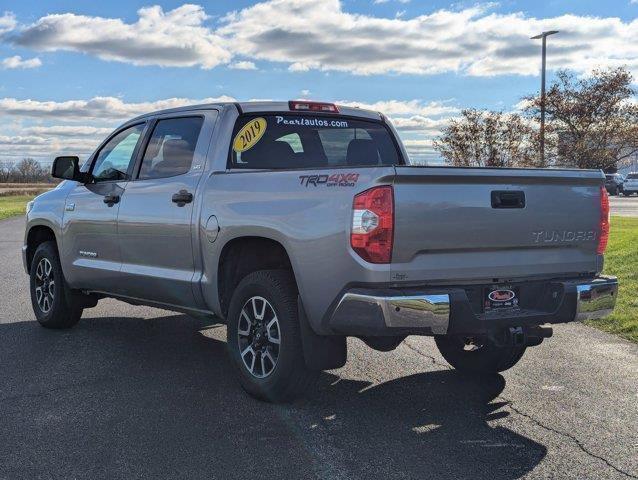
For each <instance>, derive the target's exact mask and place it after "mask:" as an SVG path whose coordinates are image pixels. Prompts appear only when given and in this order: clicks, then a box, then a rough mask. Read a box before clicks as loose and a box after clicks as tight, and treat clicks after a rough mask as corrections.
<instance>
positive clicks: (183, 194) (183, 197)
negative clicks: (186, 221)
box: [172, 190, 193, 207]
mask: <svg viewBox="0 0 638 480" xmlns="http://www.w3.org/2000/svg"><path fill="white" fill-rule="evenodd" d="M172 201H173V203H176V204H177V206H178V207H183V206H184V205H186V204H187V203H191V202H192V201H193V194H192V193H189V192H187V191H186V190H180V191H179V193H175V194H174V195H173V198H172Z"/></svg>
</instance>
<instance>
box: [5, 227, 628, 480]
mask: <svg viewBox="0 0 638 480" xmlns="http://www.w3.org/2000/svg"><path fill="white" fill-rule="evenodd" d="M23 228H24V223H23V219H22V218H14V219H10V220H6V221H2V222H0V264H1V265H2V269H0V286H2V290H3V295H2V297H0V369H1V370H0V446H1V447H0V478H2V479H11V480H15V479H36V478H47V479H49V478H53V479H57V478H65V479H66V478H74V479H102V478H104V479H120V478H121V479H127V480H129V479H134V478H153V479H155V478H157V479H161V478H167V479H175V478H207V479H215V478H219V479H226V478H241V479H250V478H255V479H259V480H263V479H270V478H273V479H274V478H276V479H281V478H286V479H297V478H304V479H306V478H321V479H374V478H383V479H386V478H433V479H436V478H443V479H465V478H468V479H469V478H472V479H515V478H560V479H572V478H573V479H607V478H614V479H616V478H618V479H624V478H638V346H637V345H635V344H632V343H630V342H627V341H625V340H622V339H619V338H617V337H614V336H611V335H608V334H605V333H602V332H599V331H597V330H594V329H591V328H589V327H586V326H583V325H580V324H569V325H563V326H558V327H556V328H555V334H554V338H551V339H549V340H546V341H545V342H544V343H543V344H542V345H541V346H539V347H536V348H533V349H530V350H528V352H527V353H526V354H525V357H524V358H523V360H522V361H521V362H520V363H519V364H518V365H517V366H516V367H514V368H513V369H511V370H509V371H507V372H505V373H504V374H503V375H495V376H494V377H491V378H488V379H484V380H482V381H475V380H470V379H467V378H464V377H462V376H460V375H458V374H457V373H455V372H454V371H452V370H450V369H449V367H448V366H447V364H446V363H445V361H444V360H443V359H442V358H441V356H440V355H439V354H438V352H437V351H436V348H435V347H434V343H433V342H432V341H431V339H429V338H419V337H410V338H408V339H407V340H406V341H405V342H403V344H401V346H400V347H399V348H398V349H397V350H395V351H394V352H390V353H380V352H375V351H373V350H370V349H369V348H367V347H365V346H364V345H363V344H362V343H361V342H360V341H359V340H356V339H352V340H350V341H349V358H348V363H347V364H346V366H345V367H343V368H341V369H339V370H336V371H331V372H328V373H325V374H323V375H322V376H321V379H320V381H319V384H318V385H317V387H316V388H315V389H314V390H313V391H312V392H311V393H310V394H309V396H308V397H307V398H305V399H303V400H300V401H297V402H296V403H293V404H292V405H285V406H275V405H269V404H265V403H261V402H259V401H256V400H253V399H252V398H250V397H248V396H247V395H246V394H244V393H243V391H242V390H241V388H240V387H239V386H238V383H237V382H236V381H235V378H234V374H233V371H232V370H231V366H230V363H229V361H228V359H227V357H226V346H225V342H224V338H225V327H223V326H219V325H208V324H206V323H204V322H203V321H202V320H197V319H193V318H190V317H188V316H185V315H180V314H175V313H171V312H167V311H163V310H158V309H153V308H143V307H133V306H130V305H127V304H124V303H120V302H117V301H114V300H103V301H101V302H100V304H99V305H98V306H97V307H96V308H93V309H90V310H86V311H85V312H84V317H83V319H82V321H81V322H80V323H79V324H78V325H77V326H76V327H74V328H73V329H71V330H66V331H51V330H46V329H44V328H41V327H39V326H38V324H37V323H36V322H35V321H34V316H33V313H32V311H31V305H30V301H29V295H28V289H27V276H26V275H25V274H24V272H23V270H22V265H21V260H20V246H21V242H22V233H23Z"/></svg>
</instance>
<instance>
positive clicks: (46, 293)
mask: <svg viewBox="0 0 638 480" xmlns="http://www.w3.org/2000/svg"><path fill="white" fill-rule="evenodd" d="M35 298H36V301H37V302H38V307H40V310H42V313H49V311H50V310H51V307H52V306H53V299H54V298H55V278H54V275H53V266H52V265H51V262H50V261H49V259H48V258H42V259H41V260H40V262H39V263H38V267H37V268H36V270H35Z"/></svg>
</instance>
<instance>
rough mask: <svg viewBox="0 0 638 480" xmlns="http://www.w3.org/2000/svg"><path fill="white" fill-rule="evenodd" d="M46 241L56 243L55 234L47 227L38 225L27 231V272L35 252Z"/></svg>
mask: <svg viewBox="0 0 638 480" xmlns="http://www.w3.org/2000/svg"><path fill="white" fill-rule="evenodd" d="M48 241H53V242H55V241H56V240H55V234H54V233H53V230H51V229H50V228H49V227H44V226H42V225H39V226H36V227H33V228H32V229H31V230H29V234H28V235H27V268H28V269H29V270H30V269H31V262H32V261H33V256H34V255H35V251H36V250H37V249H38V247H39V246H40V245H41V244H42V243H44V242H48Z"/></svg>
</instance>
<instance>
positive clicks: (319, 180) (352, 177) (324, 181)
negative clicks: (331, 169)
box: [299, 173, 359, 188]
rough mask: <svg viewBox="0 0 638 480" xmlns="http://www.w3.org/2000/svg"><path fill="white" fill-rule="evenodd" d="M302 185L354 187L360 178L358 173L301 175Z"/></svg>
mask: <svg viewBox="0 0 638 480" xmlns="http://www.w3.org/2000/svg"><path fill="white" fill-rule="evenodd" d="M299 180H301V185H303V186H304V187H306V188H307V187H308V186H310V185H312V186H314V187H319V186H326V187H354V186H355V185H356V184H357V181H358V180H359V174H358V173H333V174H330V175H299Z"/></svg>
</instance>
